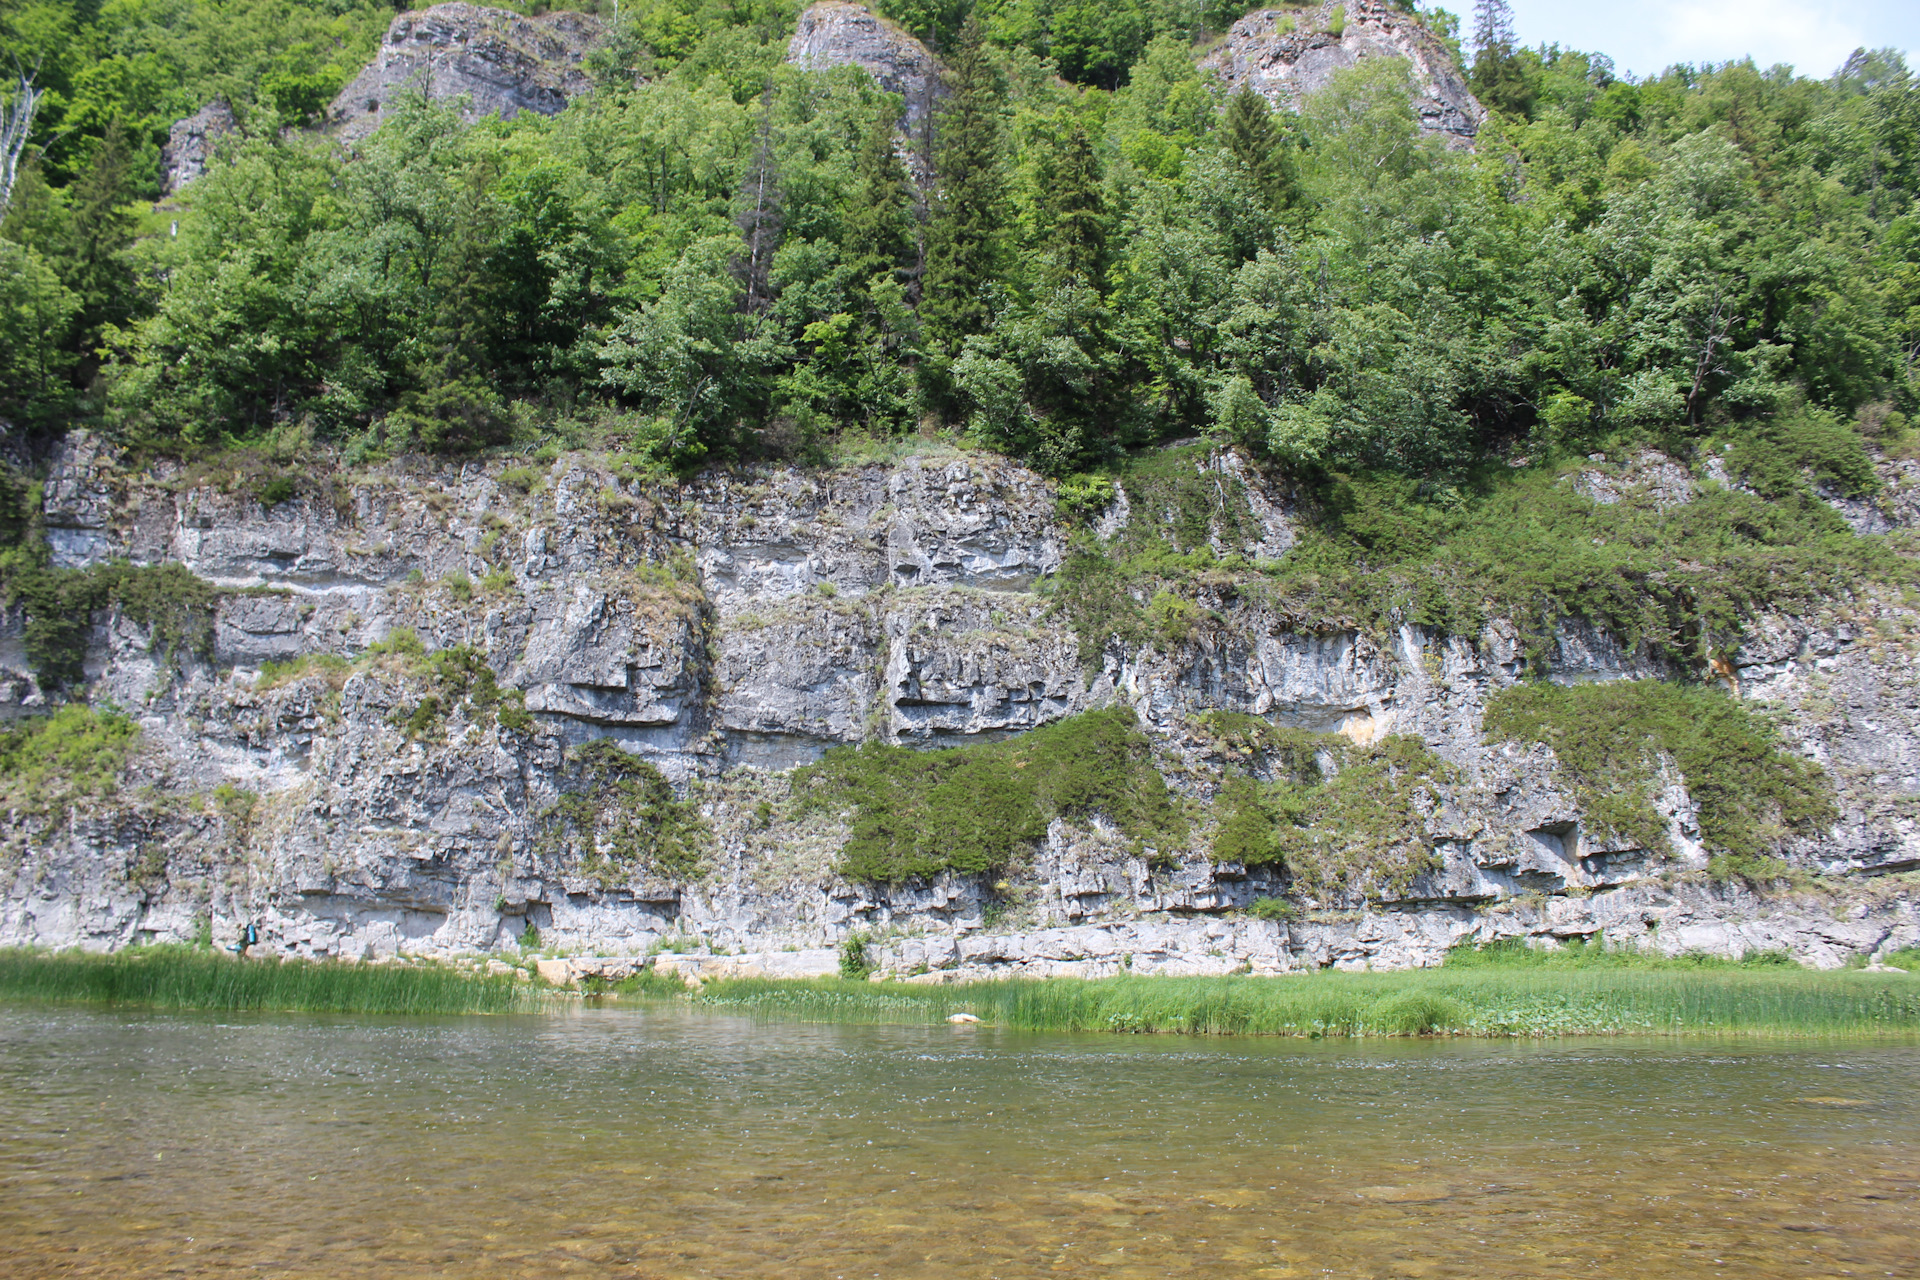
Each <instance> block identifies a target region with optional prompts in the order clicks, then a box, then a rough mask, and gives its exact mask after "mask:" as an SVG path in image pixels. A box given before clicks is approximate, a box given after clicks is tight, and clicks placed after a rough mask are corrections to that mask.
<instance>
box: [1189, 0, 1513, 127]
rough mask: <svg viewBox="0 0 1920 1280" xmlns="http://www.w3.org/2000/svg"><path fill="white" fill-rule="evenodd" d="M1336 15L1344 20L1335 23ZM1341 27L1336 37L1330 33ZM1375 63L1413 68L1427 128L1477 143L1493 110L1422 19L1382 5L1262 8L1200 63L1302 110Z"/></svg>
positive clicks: (1364, 1) (1359, 1) (1233, 85)
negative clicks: (1362, 65) (1348, 74)
mask: <svg viewBox="0 0 1920 1280" xmlns="http://www.w3.org/2000/svg"><path fill="white" fill-rule="evenodd" d="M1336 10H1340V11H1341V13H1340V17H1341V19H1343V20H1342V21H1336V18H1335V11H1336ZM1335 26H1337V27H1339V31H1338V32H1337V33H1336V32H1334V31H1332V30H1329V28H1330V27H1335ZM1368 58H1404V59H1405V60H1406V61H1407V62H1408V63H1410V64H1411V65H1412V72H1413V80H1414V84H1415V95H1414V101H1413V109H1414V111H1415V113H1416V114H1417V115H1418V116H1419V117H1420V128H1421V130H1422V131H1423V132H1425V133H1428V134H1433V135H1436V136H1438V137H1440V138H1441V139H1443V140H1444V141H1445V142H1446V144H1447V145H1448V146H1449V147H1452V148H1464V147H1469V146H1471V145H1473V136H1474V134H1475V132H1477V131H1478V130H1479V128H1480V126H1481V124H1482V123H1484V122H1485V120H1486V118H1487V112H1486V108H1484V107H1482V106H1481V105H1480V104H1479V102H1478V101H1476V100H1475V99H1474V96H1473V93H1472V92H1471V91H1470V90H1469V89H1468V88H1467V83H1466V80H1465V79H1464V78H1463V77H1462V76H1461V74H1460V68H1459V67H1458V66H1456V65H1455V64H1454V60H1453V55H1452V54H1451V53H1450V52H1449V51H1448V50H1447V47H1446V46H1445V45H1444V44H1442V43H1441V41H1440V38H1439V37H1438V36H1436V35H1434V34H1433V32H1431V31H1429V30H1428V29H1427V28H1426V27H1425V25H1423V24H1422V23H1421V21H1420V18H1419V16H1418V15H1417V14H1413V13H1408V12H1407V11H1405V10H1403V9H1398V8H1393V7H1391V6H1389V5H1386V4H1383V3H1380V2H1379V0H1356V2H1355V3H1351V4H1346V5H1344V6H1342V5H1338V4H1323V5H1322V6H1320V7H1319V8H1318V9H1256V10H1255V11H1254V12H1252V13H1249V14H1248V15H1247V16H1246V17H1244V18H1242V19H1240V20H1239V21H1238V22H1236V23H1234V24H1233V26H1232V27H1230V28H1228V30H1227V38H1226V40H1225V41H1223V42H1222V43H1221V45H1220V47H1219V48H1218V49H1216V50H1214V51H1213V53H1211V54H1209V55H1208V56H1207V57H1206V58H1205V59H1204V60H1203V61H1202V62H1201V64H1200V65H1201V66H1202V67H1203V68H1206V69H1209V70H1211V71H1213V72H1215V73H1216V74H1217V75H1218V76H1219V77H1220V79H1221V80H1222V81H1223V82H1225V84H1226V85H1227V87H1228V88H1230V89H1238V88H1239V87H1240V86H1241V85H1243V84H1250V85H1252V86H1253V89H1254V91H1255V92H1256V93H1259V94H1260V95H1261V96H1262V97H1264V98H1266V99H1267V100H1268V101H1269V102H1272V103H1274V104H1276V105H1280V106H1286V107H1289V108H1292V109H1295V110H1297V109H1298V108H1299V106H1300V104H1301V102H1302V101H1304V100H1305V99H1306V98H1307V97H1309V96H1311V95H1312V94H1314V93H1315V92H1317V91H1318V90H1320V89H1323V88H1325V87H1326V85H1327V82H1328V81H1329V80H1330V79H1331V78H1332V76H1333V73H1334V72H1336V71H1339V70H1340V69H1341V68H1343V67H1351V66H1354V65H1355V64H1357V63H1359V62H1361V61H1363V60H1365V59H1368Z"/></svg>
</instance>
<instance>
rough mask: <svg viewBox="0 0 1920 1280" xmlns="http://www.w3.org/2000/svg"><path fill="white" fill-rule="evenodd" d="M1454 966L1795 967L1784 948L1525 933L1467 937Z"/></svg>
mask: <svg viewBox="0 0 1920 1280" xmlns="http://www.w3.org/2000/svg"><path fill="white" fill-rule="evenodd" d="M1446 967H1447V968H1449V969H1530V970H1541V969H1546V970H1564V969H1678V970H1698V969H1792V968H1797V967H1798V965H1797V963H1796V962H1795V960H1794V959H1793V957H1792V956H1791V955H1789V954H1788V953H1787V952H1785V951H1753V952H1748V953H1747V954H1746V955H1744V956H1742V957H1741V958H1740V959H1737V960H1735V959H1732V958H1730V957H1727V956H1715V955H1709V954H1707V953H1706V952H1704V951H1690V952H1686V953H1683V954H1681V955H1677V956H1669V955H1665V954H1663V953H1661V952H1659V951H1653V950H1650V949H1647V948H1642V947H1615V946H1608V945H1607V944H1606V943H1605V942H1604V941H1601V940H1598V939H1594V940H1586V939H1581V938H1570V939H1568V940H1567V941H1566V942H1564V943H1563V944H1561V945H1560V946H1557V947H1544V946H1532V945H1529V944H1528V942H1527V940H1526V939H1524V938H1508V939H1504V940H1502V941H1499V942H1486V943H1478V944H1476V943H1472V942H1463V943H1460V944H1459V945H1457V946H1455V947H1453V948H1452V949H1451V950H1449V951H1448V952H1447V960H1446Z"/></svg>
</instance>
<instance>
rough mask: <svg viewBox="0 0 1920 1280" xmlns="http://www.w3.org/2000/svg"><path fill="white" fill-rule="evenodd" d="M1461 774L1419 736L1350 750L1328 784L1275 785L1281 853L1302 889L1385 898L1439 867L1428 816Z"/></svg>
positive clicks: (1317, 893)
mask: <svg viewBox="0 0 1920 1280" xmlns="http://www.w3.org/2000/svg"><path fill="white" fill-rule="evenodd" d="M1458 781H1459V778H1458V776H1457V771H1456V770H1455V769H1454V768H1453V766H1451V765H1449V764H1448V763H1447V762H1446V761H1444V760H1442V759H1440V757H1438V756H1436V755H1434V754H1433V752H1431V751H1429V750H1428V749H1427V747H1426V745H1425V744H1424V743H1422V742H1421V741H1420V739H1418V738H1414V737H1407V736H1402V735H1394V736H1390V737H1387V738H1384V739H1382V740H1381V741H1380V742H1378V743H1376V744H1374V745H1373V746H1371V747H1354V748H1351V749H1349V750H1348V751H1347V752H1346V758H1345V760H1344V762H1342V763H1341V765H1340V768H1339V771H1338V772H1337V773H1335V774H1334V775H1333V777H1331V778H1329V779H1328V780H1327V781H1325V782H1323V783H1321V784H1319V785H1318V786H1313V787H1310V788H1306V789H1304V791H1294V790H1292V789H1291V788H1290V787H1289V785H1288V784H1285V783H1281V784H1277V791H1278V794H1277V795H1276V796H1275V797H1274V800H1273V801H1270V802H1269V803H1270V808H1271V810H1272V811H1273V812H1274V813H1275V814H1276V816H1277V818H1278V819H1279V821H1277V822H1276V852H1277V854H1278V860H1279V861H1280V862H1282V863H1284V864H1285V866H1286V868H1287V873H1288V876H1289V882H1290V884H1291V886H1292V887H1293V888H1294V890H1295V891H1296V892H1299V893H1304V894H1307V895H1310V896H1314V897H1326V898H1353V897H1362V896H1364V897H1385V896H1392V895H1395V894H1400V893H1404V892H1405V891H1406V890H1407V888H1408V887H1409V886H1410V885H1411V884H1412V882H1413V878H1414V877H1415V876H1417V875H1419V874H1420V873H1421V872H1423V871H1427V870H1430V869H1432V868H1433V867H1435V866H1438V865H1439V861H1438V859H1437V858H1436V857H1435V856H1434V852H1433V841H1432V838H1431V837H1430V836H1428V835H1427V831H1426V818H1427V815H1428V814H1429V813H1431V812H1432V811H1433V809H1434V808H1436V807H1437V806H1438V805H1439V804H1440V802H1441V799H1442V797H1441V793H1440V788H1441V787H1443V786H1447V785H1451V784H1453V783H1456V782H1458Z"/></svg>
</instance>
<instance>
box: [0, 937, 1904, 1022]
mask: <svg viewBox="0 0 1920 1280" xmlns="http://www.w3.org/2000/svg"><path fill="white" fill-rule="evenodd" d="M599 994H600V995H601V996H602V997H603V998H604V997H606V996H612V997H614V998H623V999H627V1000H631V1001H634V1002H635V1003H640V1002H646V1003H671V1004H678V1005H685V1006H690V1007H691V1008H694V1009H697V1010H705V1011H708V1012H712V1013H736V1014H747V1015H750V1016H753V1017H757V1018H764V1019H766V1020H769V1021H782V1022H801V1023H851V1024H893V1025H907V1026H912V1025H934V1024H939V1023H945V1022H948V1021H950V1020H953V1019H955V1018H959V1019H960V1020H962V1021H966V1020H968V1019H977V1020H978V1021H979V1022H980V1023H982V1024H986V1025H991V1026H997V1027H1004V1028H1008V1029H1012V1030H1020V1031H1061V1032H1067V1031H1082V1032H1084V1031H1100V1032H1119V1033H1140V1034H1173V1035H1208V1036H1218V1035H1250V1036H1304V1037H1314V1038H1319V1037H1329V1038H1336V1037H1374V1036H1418V1035H1442V1036H1454V1035H1464V1036H1485V1037H1503V1036H1554V1035H1647V1034H1651V1035H1686V1034H1693V1033H1727V1032H1737V1033H1741V1034H1752V1035H1877V1034H1908V1033H1920V977H1917V976H1913V975H1908V974H1903V973H1892V972H1888V973H1869V972H1863V971H1858V970H1846V971H1840V972H1824V973H1823V972H1815V971H1812V970H1806V969H1800V968H1797V967H1794V966H1792V965H1790V964H1775V963H1761V964H1748V965H1734V964H1729V963H1724V962H1722V963H1710V962H1703V963H1697V964H1688V963H1677V962H1672V961H1666V962H1646V961H1633V960H1630V959H1622V958H1613V957H1610V956H1607V955H1599V954H1596V955H1594V956H1592V957H1586V958H1582V957H1579V956H1577V955H1575V956H1567V955H1560V956H1539V957H1532V956H1512V957H1508V956H1498V955H1494V956H1488V955H1486V954H1485V953H1471V952H1466V953H1462V954H1458V955H1456V956H1454V957H1452V958H1451V959H1450V960H1449V963H1448V964H1447V965H1446V966H1445V967H1443V968H1439V969H1420V970H1405V971H1399V972H1391V973H1343V972H1337V971H1327V972H1322V973H1317V974H1306V975H1297V976H1291V977H1280V978H1271V977H1256V976H1248V975H1234V976H1227V977H1198V978H1178V977H1151V976H1126V977H1118V978H1106V979H1095V980H1083V979H1074V978H1051V979H1026V980H1023V979H1013V980H1004V981H994V982H975V983H955V984H931V983H913V982H870V981H859V980H854V979H847V978H820V979H810V980H794V979H774V978H732V979H719V980H716V981H712V982H708V983H706V984H704V985H702V986H700V987H698V988H696V989H694V990H691V991H687V990H683V989H682V988H681V987H680V985H679V983H678V981H677V980H673V979H669V978H667V977H665V976H663V975H659V974H654V973H651V972H645V973H641V974H639V975H636V976H635V977H634V978H632V979H630V980H628V981H627V982H624V983H621V984H619V985H618V986H614V987H612V988H610V989H609V988H602V989H601V991H600V992H599ZM572 995H573V993H562V992H559V991H556V990H554V989H553V988H551V987H548V986H546V985H545V984H542V983H537V982H527V981H524V980H520V979H516V978H515V977H513V976H507V975H497V974H491V973H484V972H479V971H476V970H471V969H463V968H457V967H453V966H449V965H441V964H406V965H402V964H355V963H351V962H336V961H307V960H289V961H284V962H276V961H272V960H237V959H234V958H232V957H230V956H225V955H221V954H219V953H216V952H206V951H198V950H192V949H187V948H176V947H149V948H138V949H133V950H128V951H121V952H115V953H112V954H107V955H101V954H91V953H86V954H83V953H73V952H69V953H59V954H54V953H47V952H33V951H0V1000H25V1001H35V1002H51V1003H76V1004H100V1005H114V1006H120V1007H136V1008H150V1009H176V1010H182V1009H208V1010H219V1011H233V1012H243V1011H253V1012H286V1013H348V1014H490V1013H520V1012H532V1011H537V1010H539V1009H542V1008H548V1007H552V1005H553V1003H554V1002H555V1001H556V1000H558V999H562V998H565V997H571V996H572ZM576 998H577V997H576Z"/></svg>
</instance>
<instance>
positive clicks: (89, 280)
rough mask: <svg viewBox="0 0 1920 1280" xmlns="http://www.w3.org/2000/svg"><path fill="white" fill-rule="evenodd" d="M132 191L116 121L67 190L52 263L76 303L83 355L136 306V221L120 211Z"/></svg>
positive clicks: (128, 158)
mask: <svg viewBox="0 0 1920 1280" xmlns="http://www.w3.org/2000/svg"><path fill="white" fill-rule="evenodd" d="M135 190H136V183H135V179H134V175H133V150H132V148H131V147H130V146H129V145H128V142H127V133H126V129H125V128H124V127H123V126H122V125H121V123H120V122H119V121H118V120H115V121H114V122H113V123H112V124H111V125H109V126H108V127H107V133H106V137H104V138H103V139H102V140H101V142H100V147H99V149H98V150H97V151H96V152H95V153H94V157H93V163H92V164H91V165H89V166H88V167H87V170H86V172H85V173H83V174H82V175H81V176H80V180H79V181H78V182H76V183H74V184H73V186H72V187H71V188H70V189H69V190H68V192H67V219H66V243H65V244H63V245H61V246H60V249H61V252H60V254H59V256H58V257H57V258H56V259H54V263H53V265H54V268H55V270H57V271H59V272H60V274H61V276H62V278H63V282H64V283H65V285H66V287H67V288H68V289H70V290H72V291H73V293H74V294H75V295H76V296H77V297H78V298H79V299H80V314H79V317H78V322H77V324H76V325H75V337H76V338H77V340H78V342H79V344H80V348H81V350H82V351H83V352H85V351H90V350H91V348H92V347H93V346H95V345H96V343H95V341H94V340H95V338H96V337H97V335H98V334H99V332H100V330H101V329H102V328H104V327H105V326H107V325H119V324H124V323H126V322H127V320H129V319H130V318H131V317H132V316H133V313H134V310H135V307H136V303H137V299H138V296H139V284H138V281H137V279H136V277H135V276H134V272H133V266H132V264H131V262H130V261H129V256H128V255H129V250H130V249H132V247H133V236H134V231H135V223H134V219H133V217H132V216H131V215H130V214H128V213H127V212H126V211H125V209H124V206H125V205H126V204H127V203H128V202H129V201H131V200H132V199H133V198H134V195H135Z"/></svg>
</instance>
